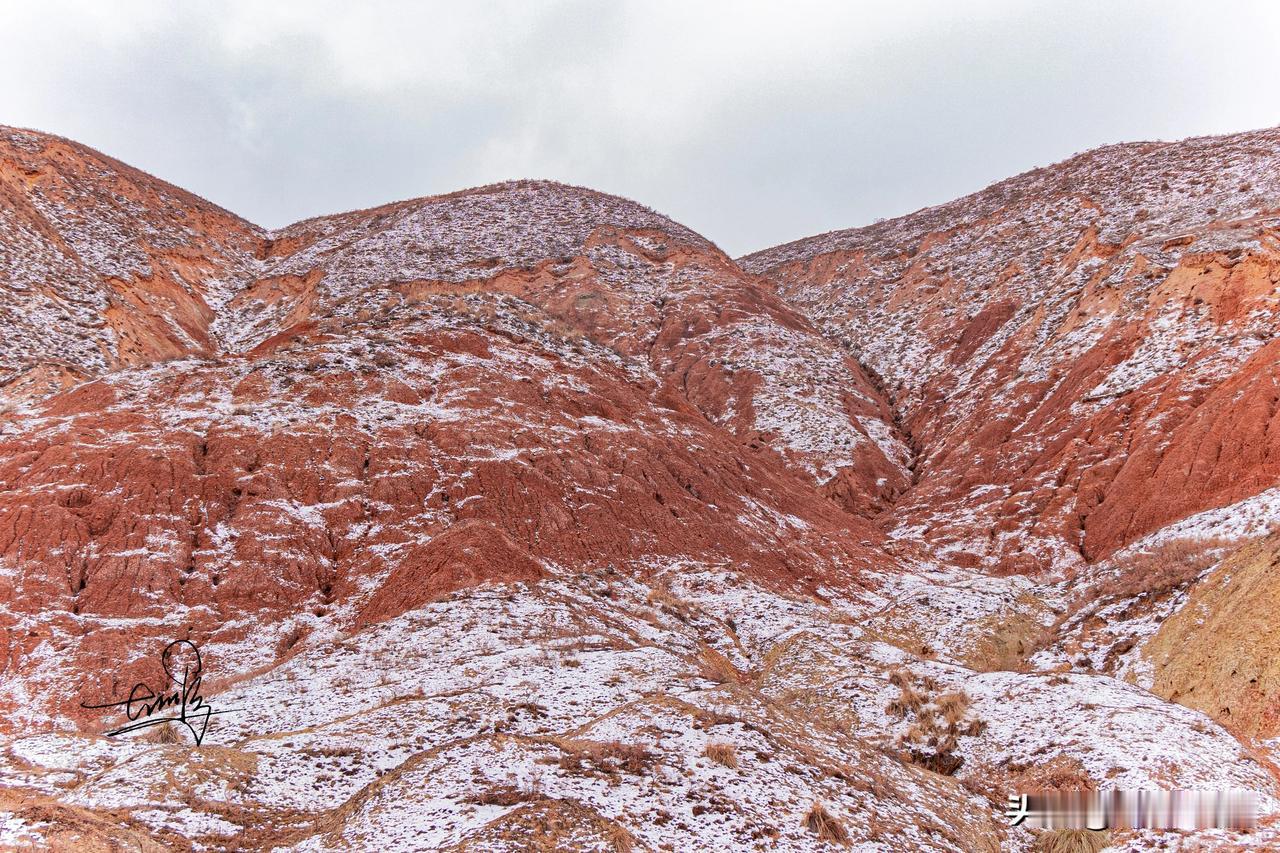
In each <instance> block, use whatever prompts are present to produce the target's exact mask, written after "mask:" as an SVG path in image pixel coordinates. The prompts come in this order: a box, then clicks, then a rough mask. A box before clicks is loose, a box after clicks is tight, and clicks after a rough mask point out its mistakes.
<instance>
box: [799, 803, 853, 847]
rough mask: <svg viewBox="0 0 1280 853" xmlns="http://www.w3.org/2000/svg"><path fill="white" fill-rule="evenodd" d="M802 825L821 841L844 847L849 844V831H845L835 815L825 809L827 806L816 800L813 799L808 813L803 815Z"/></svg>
mask: <svg viewBox="0 0 1280 853" xmlns="http://www.w3.org/2000/svg"><path fill="white" fill-rule="evenodd" d="M804 825H805V827H806V828H807V829H808V830H809V831H810V832H812V833H813V834H815V835H817V836H818V837H819V838H821V839H822V840H823V841H829V842H831V843H832V844H840V845H843V846H846V847H847V846H848V845H849V833H848V832H846V831H845V828H844V826H843V825H842V824H841V823H840V821H839V820H837V819H836V816H835V815H833V814H832V813H831V812H829V811H827V807H826V806H824V805H823V804H822V803H820V802H818V801H817V800H814V801H813V805H812V806H810V807H809V813H808V814H807V815H805V816H804Z"/></svg>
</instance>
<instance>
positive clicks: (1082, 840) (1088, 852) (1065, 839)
mask: <svg viewBox="0 0 1280 853" xmlns="http://www.w3.org/2000/svg"><path fill="white" fill-rule="evenodd" d="M1110 843H1111V833H1109V832H1099V831H1096V830H1092V829H1057V830H1053V831H1051V832H1042V833H1040V836H1039V837H1038V838H1037V839H1036V841H1035V844H1034V845H1032V847H1031V849H1032V850H1034V851H1036V853H1098V851H1099V850H1102V849H1103V848H1104V847H1107V846H1108V845H1109V844H1110Z"/></svg>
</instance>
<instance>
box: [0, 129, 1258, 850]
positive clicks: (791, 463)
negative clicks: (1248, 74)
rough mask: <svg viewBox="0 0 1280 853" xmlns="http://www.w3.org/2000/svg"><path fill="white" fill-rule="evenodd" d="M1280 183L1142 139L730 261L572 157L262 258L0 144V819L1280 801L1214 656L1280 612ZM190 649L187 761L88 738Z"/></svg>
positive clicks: (455, 828)
mask: <svg viewBox="0 0 1280 853" xmlns="http://www.w3.org/2000/svg"><path fill="white" fill-rule="evenodd" d="M1278 159H1280V132H1275V131H1270V132H1264V133H1257V134H1245V135H1241V136H1237V137H1229V138H1224V139H1217V140H1193V141H1190V142H1187V143H1180V144H1177V145H1169V146H1167V145H1154V144H1149V145H1135V146H1118V147H1115V148H1110V149H1104V150H1101V151H1098V152H1092V153H1090V154H1087V155H1082V156H1081V157H1079V158H1076V159H1074V160H1072V161H1068V162H1067V163H1065V164H1060V165H1058V166H1055V167H1052V168H1049V169H1044V170H1039V171H1037V172H1034V173H1031V174H1029V175H1024V176H1021V177H1019V178H1014V179H1012V180H1010V181H1008V182H1005V183H1004V184H1001V185H997V186H995V187H993V188H991V189H989V190H987V191H984V192H983V193H980V194H978V195H977V196H973V197H970V198H968V199H963V200H960V201H958V202H954V203H952V204H951V205H944V206H943V207H940V208H934V209H931V210H928V211H922V212H920V213H918V214H915V215H913V216H910V217H905V218H903V219H900V220H894V221H892V222H888V223H883V224H881V225H877V226H873V227H872V228H869V229H861V230H856V231H852V232H840V233H837V234H832V235H824V236H823V237H818V238H813V239H812V240H809V241H802V242H801V243H798V244H792V245H789V246H784V247H780V248H778V249H773V250H769V251H767V252H764V253H761V254H759V255H755V256H752V257H750V258H747V259H745V260H744V261H742V262H741V264H740V263H738V262H735V261H733V260H732V259H730V258H728V257H726V256H725V255H724V254H723V253H722V252H720V251H719V250H718V249H717V248H716V247H715V246H714V245H713V244H712V243H710V242H709V241H707V240H706V239H704V238H703V237H701V236H699V235H697V234H694V233H693V232H691V231H689V230H688V229H686V228H684V227H683V226H680V225H678V224H677V223H674V222H672V221H670V220H669V219H667V218H665V217H663V216H661V215H659V214H657V213H655V212H653V211H651V210H648V209H647V208H644V207H642V206H640V205H637V204H635V203H632V202H629V201H626V200H624V199H619V198H616V197H612V196H607V195H603V194H600V193H596V192H593V191H590V190H585V189H581V188H575V187H567V186H563V185H559V184H554V183H549V182H538V181H528V182H512V183H507V184H501V185H495V186H491V187H482V188H477V189H473V190H466V191H462V192H459V193H454V194H451V195H447V196H439V197H434V198H427V199H417V200H412V201H405V202H398V203H395V204H390V205H386V206H384V207H380V208H375V209H372V210H367V211H355V212H351V213H345V214H339V215H336V216H329V217H321V218H318V219H313V220H308V221H306V222H301V223H297V224H295V225H292V226H289V227H288V228H285V229H281V230H279V231H274V232H268V231H264V230H262V229H260V228H257V227H256V226H253V225H251V224H248V223H245V222H243V221H242V220H240V219H238V218H237V217H235V216H234V215H232V214H230V213H227V212H225V211H222V210H219V209H217V208H216V207H214V206H212V205H210V204H209V203H207V202H205V201H203V200H201V199H198V198H195V197H193V196H191V195H189V194H187V193H185V192H182V191H181V190H178V189H176V188H173V187H170V186H168V185H166V184H164V183H163V182H160V181H158V180H156V179H154V178H151V177H149V176H147V175H144V174H142V173H140V172H137V171H136V170H134V169H131V168H129V167H128V166H125V165H123V164H120V163H118V162H116V161H113V160H111V159H110V158H108V157H105V156H103V155H101V154H98V153H97V152H93V151H90V150H88V149H85V148H83V147H82V146H78V145H76V144H75V143H71V142H68V141H66V140H61V139H57V138H54V137H48V136H44V135H41V134H35V133H31V132H27V131H17V130H8V129H4V130H0V193H2V194H3V195H0V289H3V303H0V329H3V331H4V332H5V333H6V334H4V335H2V336H0V406H2V407H3V409H0V411H2V414H0V641H2V642H0V654H2V655H3V661H2V667H0V712H2V713H3V714H4V720H5V722H4V723H2V724H0V786H2V787H3V788H4V789H5V791H4V796H3V797H0V818H2V820H0V843H3V844H10V845H15V846H17V845H24V844H28V843H30V844H36V845H39V844H44V845H46V846H48V845H52V846H54V847H57V846H58V845H62V846H68V845H71V846H74V845H76V844H80V845H81V846H87V845H96V846H98V847H99V848H100V849H117V848H121V849H123V848H129V849H134V848H137V847H138V846H143V847H145V846H146V845H147V844H151V843H155V844H157V845H160V846H161V847H177V848H179V849H182V848H185V847H186V846H194V847H196V848H212V849H253V848H259V847H271V846H282V847H293V848H298V849H307V850H322V849H352V848H363V847H373V846H380V847H384V848H386V849H401V848H404V847H408V846H410V845H412V844H419V845H425V846H427V847H430V848H431V849H485V850H524V849H529V848H530V845H534V846H535V847H536V845H538V844H542V845H544V846H545V847H547V848H548V849H556V848H565V847H570V848H573V849H599V850H624V849H631V847H629V846H628V845H632V846H634V848H635V849H653V850H669V849H679V850H682V849H693V848H707V849H792V850H808V849H814V848H815V846H817V845H819V844H821V843H822V842H821V841H820V840H819V838H818V835H817V834H815V829H814V827H815V826H817V825H818V824H817V823H815V822H814V820H813V819H811V818H810V815H811V813H812V812H813V811H814V810H815V809H816V805H815V804H817V805H821V806H822V808H823V809H825V810H826V813H828V814H830V815H831V816H832V817H833V818H834V819H835V820H836V821H837V823H838V824H839V825H840V827H842V828H843V832H845V833H847V835H848V836H849V840H850V841H852V842H854V843H855V844H858V845H860V846H862V847H863V849H894V850H897V849H912V850H914V849H921V850H954V851H971V850H996V849H1010V850H1024V849H1028V848H1029V847H1030V845H1031V844H1032V843H1033V842H1034V840H1035V838H1034V835H1033V834H1032V833H1030V832H1027V831H1020V832H1019V831H1010V830H1009V829H1008V828H1007V827H1006V826H1005V825H1004V823H1003V821H1002V820H1001V818H1000V815H999V813H1000V811H1001V810H1002V809H1003V807H1004V799H1005V797H1006V796H1007V794H1008V793H1009V791H1010V790H1015V789H1019V788H1025V787H1028V786H1035V785H1037V784H1040V782H1042V781H1043V780H1044V779H1046V778H1053V779H1059V780H1061V779H1063V778H1066V779H1068V780H1074V782H1077V783H1079V784H1088V785H1096V786H1120V787H1128V788H1138V787H1148V788H1150V787H1171V786H1173V787H1182V788H1218V787H1234V788H1245V789H1249V790H1254V791H1257V792H1258V793H1259V795H1260V797H1261V801H1262V804H1263V805H1264V807H1265V809H1267V810H1268V812H1271V813H1274V812H1275V810H1276V809H1277V808H1280V803H1278V802H1277V800H1276V795H1277V775H1276V773H1277V771H1276V768H1275V764H1274V761H1275V749H1276V747H1277V746H1278V745H1280V742H1278V741H1277V740H1275V739H1274V738H1275V736H1276V732H1275V729H1274V723H1275V716H1274V713H1273V711H1274V702H1275V692H1274V690H1272V689H1271V688H1272V687H1273V686H1274V685H1273V684H1272V683H1271V681H1273V680H1274V679H1272V678H1271V676H1272V675H1273V673H1272V674H1267V673H1262V674H1261V676H1259V677H1260V678H1261V679H1263V680H1262V681H1260V682H1259V683H1257V684H1255V683H1253V682H1251V681H1250V680H1249V679H1250V677H1253V675H1251V673H1253V669H1251V668H1249V667H1244V668H1242V667H1241V666H1239V665H1233V663H1232V661H1233V660H1240V661H1244V660H1248V661H1254V650H1256V651H1257V654H1263V653H1264V652H1265V651H1266V650H1267V649H1271V647H1272V645H1274V644H1271V645H1268V643H1269V642H1270V640H1269V639H1268V638H1270V637H1273V636H1274V628H1275V625H1276V620H1275V615H1274V613H1273V612H1271V611H1270V610H1268V609H1267V608H1266V607H1265V606H1264V604H1263V603H1262V602H1264V601H1265V600H1266V599H1267V598H1268V596H1271V595H1272V593H1273V592H1274V589H1273V588H1274V583H1273V582H1272V579H1273V575H1274V572H1273V571H1271V570H1270V563H1269V562H1267V560H1268V559H1269V557H1268V556H1267V555H1269V554H1270V553H1271V550H1274V549H1273V545H1272V544H1266V545H1256V544H1255V545H1250V544H1247V542H1246V544H1244V545H1243V548H1241V547H1240V546H1241V543H1242V542H1245V541H1246V540H1251V539H1255V538H1257V537H1259V536H1261V535H1263V534H1265V533H1266V531H1267V529H1268V528H1269V527H1270V525H1271V524H1272V520H1273V519H1274V518H1275V517H1276V515H1275V513H1276V507H1280V488H1277V486H1278V483H1277V480H1278V479H1280V477H1278V476H1277V474H1278V473H1280V472H1277V470H1276V468H1275V466H1276V461H1275V458H1274V454H1273V453H1272V450H1271V449H1272V447H1273V446H1274V443H1275V436H1276V435H1277V434H1280V433H1278V432H1277V431H1276V430H1275V429H1272V428H1271V421H1272V419H1273V418H1274V416H1275V408H1276V400H1277V399H1278V398H1280V389H1277V388H1275V383H1276V381H1277V377H1276V372H1275V369H1274V364H1275V360H1276V359H1275V356H1276V352H1275V351H1274V347H1275V346H1276V345H1277V344H1276V343H1275V342H1274V341H1272V340H1271V338H1272V332H1273V331H1274V330H1275V329H1276V328H1277V323H1276V317H1275V313H1274V312H1275V303H1276V299H1277V285H1278V284H1280V277H1278V276H1277V270H1280V239H1278V236H1277V215H1276V208H1277V204H1278V200H1280V191H1278V190H1280V178H1277V171H1276V168H1275V167H1276V166H1277V165H1280V164H1277V162H1276V161H1277V160H1278ZM1186 541H1194V542H1195V543H1198V544H1196V546H1195V547H1194V548H1192V547H1190V546H1183V545H1178V543H1183V542H1186ZM1171 542H1172V543H1174V545H1177V547H1176V548H1174V547H1172V546H1170V545H1169V543H1171ZM1179 548H1181V550H1178V549H1179ZM1238 549H1239V550H1238ZM1259 549H1260V550H1259ZM1259 555H1261V556H1259ZM1219 563H1221V566H1220V567H1219ZM1215 567H1217V568H1215ZM1272 609H1273V608H1272ZM1237 629H1238V630H1242V631H1247V632H1248V633H1249V634H1250V636H1252V637H1254V638H1255V642H1254V645H1253V646H1250V647H1249V649H1246V650H1244V651H1241V650H1240V649H1238V648H1237V650H1236V652H1233V654H1235V655H1236V658H1232V657H1231V656H1230V655H1228V654H1226V651H1227V650H1226V649H1224V648H1222V647H1221V644H1217V643H1215V637H1216V636H1217V635H1218V634H1222V635H1223V636H1226V635H1229V634H1230V633H1231V631H1232V630H1237ZM178 637H189V638H190V639H192V640H194V641H195V642H197V643H198V644H199V646H200V648H201V651H202V654H203V663H204V667H205V694H206V696H207V697H208V698H209V699H210V702H211V703H212V705H213V706H214V707H215V708H216V709H219V710H226V711H228V713H227V714H226V715H225V716H222V715H219V716H218V717H215V718H213V719H212V721H211V722H210V728H209V731H208V735H207V737H206V740H205V742H204V744H203V745H202V746H200V747H199V748H193V747H192V746H191V745H190V744H188V743H185V742H181V743H178V744H174V743H171V742H167V741H166V740H164V739H162V738H159V737H158V736H157V734H156V732H157V730H154V729H152V730H148V732H147V733H144V734H141V735H132V736H128V737H123V738H121V737H116V738H108V737H103V736H101V735H100V734H99V733H100V732H101V731H103V730H104V729H105V728H106V727H108V726H109V725H112V724H119V722H120V720H119V719H117V718H116V717H118V716H119V715H116V717H112V715H111V714H104V713H103V712H102V711H100V710H97V709H84V708H82V707H81V705H80V703H82V702H86V701H88V702H93V701H103V700H104V699H106V698H108V697H120V696H122V695H124V694H126V693H127V692H128V690H129V688H130V687H131V686H132V685H133V684H134V683H136V682H138V681H140V680H141V681H146V682H148V683H150V684H155V685H159V684H160V683H161V680H162V678H163V676H162V673H161V670H160V664H159V651H160V649H161V648H163V646H164V645H165V644H166V643H167V642H169V641H170V640H173V639H175V638H178ZM1254 662H1256V661H1254ZM1259 672H1261V670H1259ZM1228 673H1229V674H1228ZM1246 676H1248V677H1246ZM1266 679H1271V680H1266ZM1193 695H1194V697H1195V698H1194V699H1192V698H1189V697H1191V696H1193ZM1206 696H1208V697H1212V701H1208V700H1205V698H1204V697H1206ZM1168 700H1174V701H1168ZM1175 703H1177V704H1175ZM1224 708H1230V709H1231V710H1232V712H1231V714H1224V713H1223V712H1222V710H1223V709H1224ZM1245 717H1247V719H1248V722H1247V724H1244V723H1242V720H1243V719H1244V718H1245ZM165 731H168V730H167V729H166V730H165ZM182 731H184V730H178V738H179V739H182V738H185V737H187V736H186V735H184V734H182ZM1269 739H1270V740H1269ZM1277 832H1280V828H1278V827H1277V826H1276V825H1275V820H1274V818H1268V819H1267V820H1265V821H1264V824H1263V827H1262V828H1261V829H1260V831H1259V832H1258V833H1255V834H1253V835H1251V836H1248V837H1242V838H1238V839H1234V840H1236V841H1242V842H1244V843H1247V844H1249V845H1251V846H1255V847H1259V848H1262V849H1265V848H1266V847H1267V845H1269V844H1274V843H1276V841H1277V838H1278V836H1277ZM1217 837H1218V836H1203V835H1202V836H1201V837H1198V838H1196V839H1193V840H1190V841H1188V844H1194V843H1199V842H1200V841H1209V842H1212V841H1213V839H1215V838H1217ZM1117 843H1120V844H1124V845H1129V846H1128V847H1126V849H1141V847H1142V845H1147V846H1156V845H1164V846H1166V847H1169V846H1170V845H1176V844H1177V843H1180V842H1178V841H1177V840H1176V839H1175V841H1172V842H1170V841H1169V840H1168V839H1167V838H1164V837H1159V838H1157V837H1155V836H1152V835H1150V834H1143V833H1136V834H1132V833H1131V834H1129V835H1123V836H1121V837H1119V838H1118V839H1117ZM1135 845H1136V846H1135Z"/></svg>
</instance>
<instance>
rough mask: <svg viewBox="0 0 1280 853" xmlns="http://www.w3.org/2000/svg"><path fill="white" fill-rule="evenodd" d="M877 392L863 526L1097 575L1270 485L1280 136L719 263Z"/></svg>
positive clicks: (1043, 175)
mask: <svg viewBox="0 0 1280 853" xmlns="http://www.w3.org/2000/svg"><path fill="white" fill-rule="evenodd" d="M742 265H743V267H744V268H746V269H748V270H750V271H753V272H756V273H762V274H766V275H769V276H770V277H771V278H773V279H775V280H776V281H777V282H778V283H779V286H780V287H781V289H782V292H783V294H784V295H785V296H786V297H787V298H788V300H789V301H790V302H791V303H792V304H793V305H795V306H796V307H797V308H798V309H800V310H801V311H803V312H804V313H805V314H806V315H808V316H810V317H812V318H814V320H815V322H817V323H819V324H820V325H821V327H822V328H823V330H824V331H825V332H826V333H827V334H828V335H830V336H831V337H832V338H833V339H836V340H841V341H843V342H844V343H845V344H846V345H847V346H848V348H849V351H850V352H851V353H852V354H853V355H855V356H856V357H857V358H858V359H859V361H860V362H861V363H862V364H863V365H864V366H866V367H867V368H869V369H871V370H873V371H874V372H875V373H876V374H877V375H879V376H880V377H881V378H882V380H883V382H884V384H885V386H886V387H887V388H888V389H889V392H890V396H891V399H892V401H893V404H894V407H895V411H896V412H897V413H898V415H899V423H900V424H902V426H903V428H904V430H905V431H906V433H908V435H909V436H910V442H911V443H912V445H913V446H914V447H915V449H916V450H917V452H918V463H917V466H916V469H915V477H916V484H915V486H914V487H913V488H912V489H911V491H910V492H909V494H908V495H906V496H905V497H903V498H902V499H901V500H900V501H899V502H898V503H897V504H896V505H895V507H894V510H893V513H892V515H893V517H892V518H891V519H888V518H887V519H886V522H887V524H886V527H887V528H890V529H893V530H895V531H896V533H895V535H898V536H902V537H906V538H910V539H917V540H920V541H923V542H927V543H929V544H930V545H931V546H932V547H935V548H938V549H941V550H942V551H944V552H945V553H947V554H948V555H949V557H950V558H951V559H954V560H962V561H965V562H968V563H970V564H973V565H980V566H983V567H985V568H987V569H989V570H998V571H1023V572H1039V571H1049V570H1053V569H1056V568H1061V567H1063V566H1064V565H1071V564H1073V563H1074V564H1079V563H1080V561H1081V560H1096V559H1098V558H1100V557H1105V556H1107V555H1109V554H1111V553H1113V552H1114V551H1115V550H1116V549H1118V548H1121V547H1123V546H1125V545H1127V544H1129V543H1132V542H1134V541H1135V540H1138V539H1140V538H1141V537H1143V536H1145V535H1147V534H1150V533H1152V532H1154V531H1156V530H1158V529H1159V528H1161V527H1163V526H1165V525H1167V524H1170V523H1171V522H1176V521H1178V520H1180V519H1183V518H1185V517H1187V516H1190V515H1192V514H1195V513H1197V512H1201V511H1204V510H1208V509H1212V508H1217V507H1224V506H1227V505H1230V504H1234V503H1236V502H1239V501H1242V500H1244V499H1247V498H1250V497H1252V496H1254V495H1257V494H1259V493H1261V492H1264V491H1265V490H1267V489H1269V488H1271V487H1273V486H1275V485H1276V483H1277V479H1278V478H1280V412H1278V409H1277V400H1278V399H1280V377H1278V376H1277V361H1278V358H1280V349H1277V347H1280V342H1278V341H1276V340H1275V338H1276V333H1277V330H1278V329H1280V322H1278V315H1280V131H1277V130H1267V131H1259V132H1256V133H1245V134H1240V135H1238V136H1231V137H1214V138H1205V139H1193V140H1188V141H1186V142H1178V143H1138V144H1132V145H1118V146H1113V147H1109V148H1103V149H1099V150H1097V151H1092V152H1089V153H1087V154H1082V155H1079V156H1077V157H1074V158H1072V159H1071V160H1068V161H1066V162H1065V163H1061V164H1058V165H1056V166H1052V167H1049V168H1045V169H1037V170H1035V171H1033V172H1029V173H1027V174H1025V175H1020V176H1018V177H1016V178H1011V179H1010V180H1007V181H1004V182H1002V183H999V184H996V185H994V186H992V187H990V188H988V189H986V190H984V191H982V192H980V193H977V194H975V195H972V196H968V197H966V198H963V199H960V200H958V201H954V202H951V203H949V204H945V205H941V206H939V207H934V208H929V209H927V210H922V211H920V212H918V213H914V214H911V215H909V216H904V217H902V218H899V219H894V220H890V221H887V222H883V223H879V224H876V225H873V226H870V227H867V228H860V229H854V230H851V231H839V232H834V233H831V234H825V235H822V236H819V237H814V238H811V239H808V240H801V241H798V242H796V243H790V244H787V245H785V246H780V247H777V248H775V249H769V250H766V251H763V252H759V253H757V254H754V255H751V256H749V257H746V258H744V259H742Z"/></svg>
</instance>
